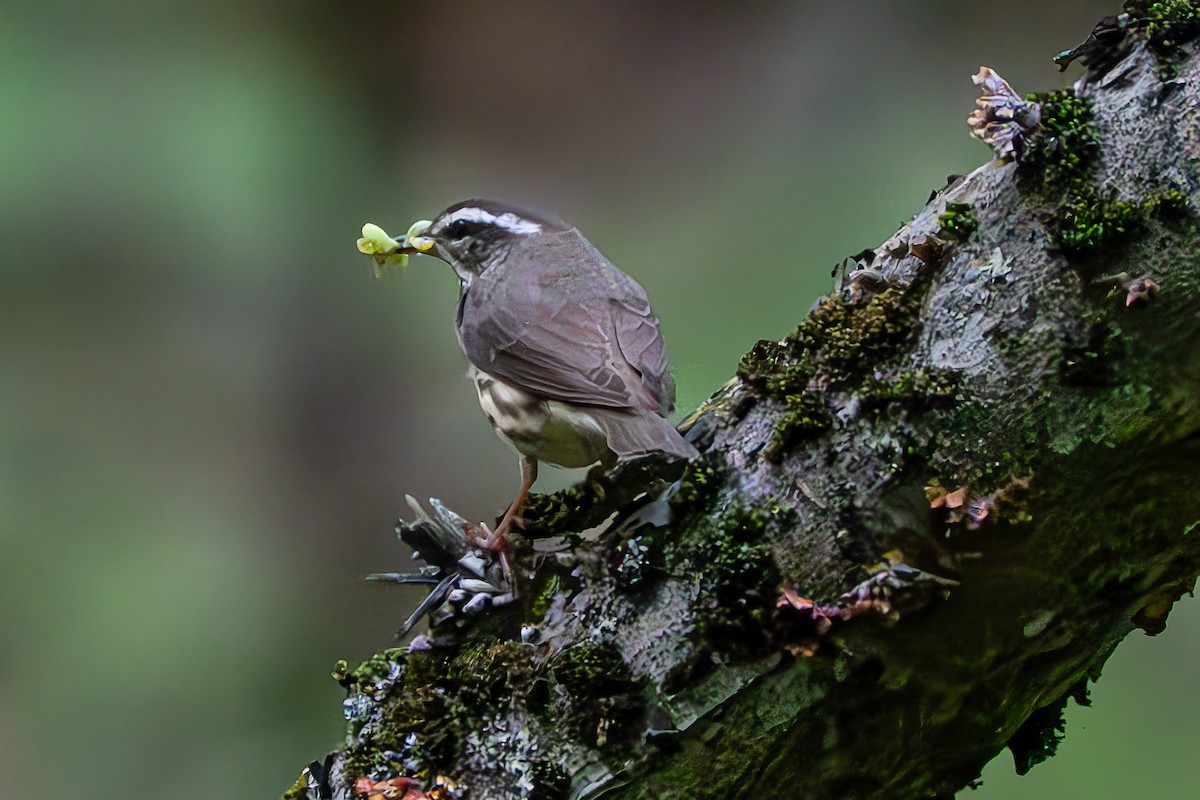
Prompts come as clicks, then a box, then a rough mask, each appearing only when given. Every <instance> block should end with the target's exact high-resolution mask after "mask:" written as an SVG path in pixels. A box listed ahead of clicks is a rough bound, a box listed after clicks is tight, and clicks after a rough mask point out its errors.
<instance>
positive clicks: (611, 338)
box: [400, 200, 697, 539]
mask: <svg viewBox="0 0 1200 800" xmlns="http://www.w3.org/2000/svg"><path fill="white" fill-rule="evenodd" d="M400 244H401V248H402V249H401V252H407V253H425V254H426V255H431V256H435V257H437V258H440V259H441V260H443V261H445V262H446V263H448V264H449V265H450V266H451V267H452V268H453V269H454V272H455V274H456V275H458V280H459V282H460V284H461V291H460V293H459V300H458V315H457V318H456V328H457V330H458V342H459V345H461V347H462V351H463V354H464V355H466V357H467V361H469V362H470V363H471V367H470V370H469V373H468V374H469V376H470V377H471V378H472V380H473V381H474V383H475V389H476V391H477V392H478V393H479V404H480V406H482V407H483V412H484V414H486V415H487V418H488V421H489V422H491V424H492V427H493V428H495V430H496V433H497V434H498V435H499V436H500V438H501V439H504V440H505V441H507V442H508V443H509V444H511V445H512V446H513V448H514V449H516V451H517V452H518V453H520V455H521V490H520V493H519V494H518V495H517V499H516V500H515V501H514V502H513V504H512V505H511V506H509V508H508V511H507V512H506V513H505V515H504V518H503V519H502V520H501V522H500V524H499V526H497V528H496V531H495V533H494V534H493V536H494V537H495V538H497V539H499V537H501V536H503V535H504V534H505V533H506V532H507V531H508V530H509V528H511V526H512V524H513V520H515V519H517V518H518V517H519V515H520V514H521V511H522V509H523V508H524V505H525V500H526V498H527V496H528V494H529V488H530V486H532V485H533V482H534V480H536V478H537V466H538V461H545V462H547V463H549V464H555V465H558V466H561V467H585V466H588V465H589V464H592V463H595V462H597V461H601V462H604V463H605V464H611V463H615V462H616V461H620V460H625V459H629V458H634V457H637V456H641V455H646V454H649V453H660V452H661V453H668V454H670V455H674V456H678V457H681V458H692V457H694V456H696V455H697V452H696V449H695V448H694V447H692V445H691V444H689V443H688V442H687V441H685V440H684V438H683V437H682V436H681V435H680V434H679V432H678V431H676V430H675V427H674V426H673V425H672V424H671V423H670V422H669V421H668V420H667V415H668V414H669V413H671V411H672V410H673V407H674V403H675V383H674V381H673V380H672V378H671V374H670V372H669V370H668V366H667V357H666V351H665V349H664V347H663V337H662V333H661V332H660V331H659V329H658V317H656V316H655V315H654V312H653V311H652V310H651V309H650V303H649V301H648V300H647V299H646V293H645V291H644V290H643V289H642V287H641V286H639V285H638V284H637V283H636V282H634V280H633V279H632V278H630V277H629V276H628V275H626V274H625V273H624V272H622V271H621V270H619V269H617V268H616V267H615V266H613V265H612V263H611V262H609V261H608V259H606V258H605V257H604V256H603V255H601V254H600V251H598V250H597V249H596V248H595V247H593V246H592V244H591V243H590V242H589V241H588V240H587V239H585V238H584V237H583V235H582V234H581V233H580V232H579V231H578V230H577V229H575V228H574V227H572V226H570V225H568V224H566V223H565V222H563V221H562V220H560V219H557V218H555V217H552V216H548V215H545V214H539V213H537V212H533V211H530V210H527V209H524V208H520V207H518V206H514V205H512V204H509V203H504V202H499V201H495V200H466V201H463V202H461V203H456V204H454V205H452V206H450V207H449V208H447V209H446V210H445V211H443V212H442V213H441V214H439V215H438V216H437V218H436V219H434V220H433V221H432V222H430V221H426V220H422V221H420V222H417V223H414V224H413V226H412V227H411V228H409V231H408V235H407V236H406V237H405V239H404V240H403V241H402V242H401V243H400Z"/></svg>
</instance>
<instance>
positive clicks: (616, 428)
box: [594, 409, 700, 461]
mask: <svg viewBox="0 0 1200 800" xmlns="http://www.w3.org/2000/svg"><path fill="white" fill-rule="evenodd" d="M594 419H595V420H596V422H597V423H599V425H600V427H601V428H603V429H604V435H605V436H606V437H608V446H609V447H610V448H611V449H612V451H613V452H614V453H616V454H617V459H618V460H620V461H626V460H628V459H631V458H637V457H638V456H644V455H649V454H650V453H666V454H668V455H672V456H678V457H679V458H695V457H696V456H698V455H700V453H699V451H697V450H696V448H695V447H692V445H691V444H690V443H688V442H687V440H685V439H684V438H683V436H682V435H680V433H679V431H677V430H675V426H674V425H672V424H671V423H670V421H669V420H667V419H665V418H664V417H660V416H658V415H657V414H652V413H649V412H634V413H630V412H628V411H610V410H608V409H602V410H599V411H598V413H596V414H595V415H594Z"/></svg>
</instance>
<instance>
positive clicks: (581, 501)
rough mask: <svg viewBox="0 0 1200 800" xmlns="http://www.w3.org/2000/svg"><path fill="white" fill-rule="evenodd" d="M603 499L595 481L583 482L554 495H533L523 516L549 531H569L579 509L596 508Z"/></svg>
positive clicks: (530, 496)
mask: <svg viewBox="0 0 1200 800" xmlns="http://www.w3.org/2000/svg"><path fill="white" fill-rule="evenodd" d="M601 499H602V497H601V494H600V487H599V486H598V485H597V484H596V482H595V481H583V482H582V483H578V484H575V485H574V486H571V487H570V488H567V489H564V490H562V491H560V492H555V493H553V494H531V495H529V500H528V502H527V503H526V505H525V510H524V512H523V513H522V516H523V517H524V518H525V519H526V520H528V521H529V522H532V523H535V524H537V525H539V526H543V527H545V528H547V529H549V530H553V531H561V530H569V529H570V528H571V527H572V526H573V524H574V518H575V517H577V516H578V515H579V509H585V508H590V507H593V506H595V505H596V504H597V503H598V502H599V501H600V500H601Z"/></svg>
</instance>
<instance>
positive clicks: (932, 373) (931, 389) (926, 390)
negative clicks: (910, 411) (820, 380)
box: [863, 367, 959, 404]
mask: <svg viewBox="0 0 1200 800" xmlns="http://www.w3.org/2000/svg"><path fill="white" fill-rule="evenodd" d="M958 386H959V374H958V373H957V372H954V371H952V370H947V369H932V368H926V367H922V368H920V369H911V370H904V371H901V372H899V373H896V374H894V375H885V374H883V373H876V374H875V375H873V376H871V377H869V378H867V380H866V381H865V382H864V383H863V400H864V402H866V403H868V404H884V403H894V402H911V401H922V402H924V401H927V400H937V399H941V400H947V399H950V398H953V397H954V396H955V394H956V393H957V391H958Z"/></svg>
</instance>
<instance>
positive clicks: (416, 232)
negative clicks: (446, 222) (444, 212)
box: [404, 219, 433, 253]
mask: <svg viewBox="0 0 1200 800" xmlns="http://www.w3.org/2000/svg"><path fill="white" fill-rule="evenodd" d="M431 225H433V223H432V222H430V221H429V220H427V219H419V220H417V221H416V222H414V223H413V224H412V225H411V226H409V229H408V233H406V234H404V243H405V245H407V246H408V247H411V248H412V249H413V250H416V251H417V252H418V253H425V252H428V251H429V250H431V249H432V248H433V239H432V238H430V237H428V236H422V234H423V233H425V232H426V231H428V230H429V227H430V226H431Z"/></svg>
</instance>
